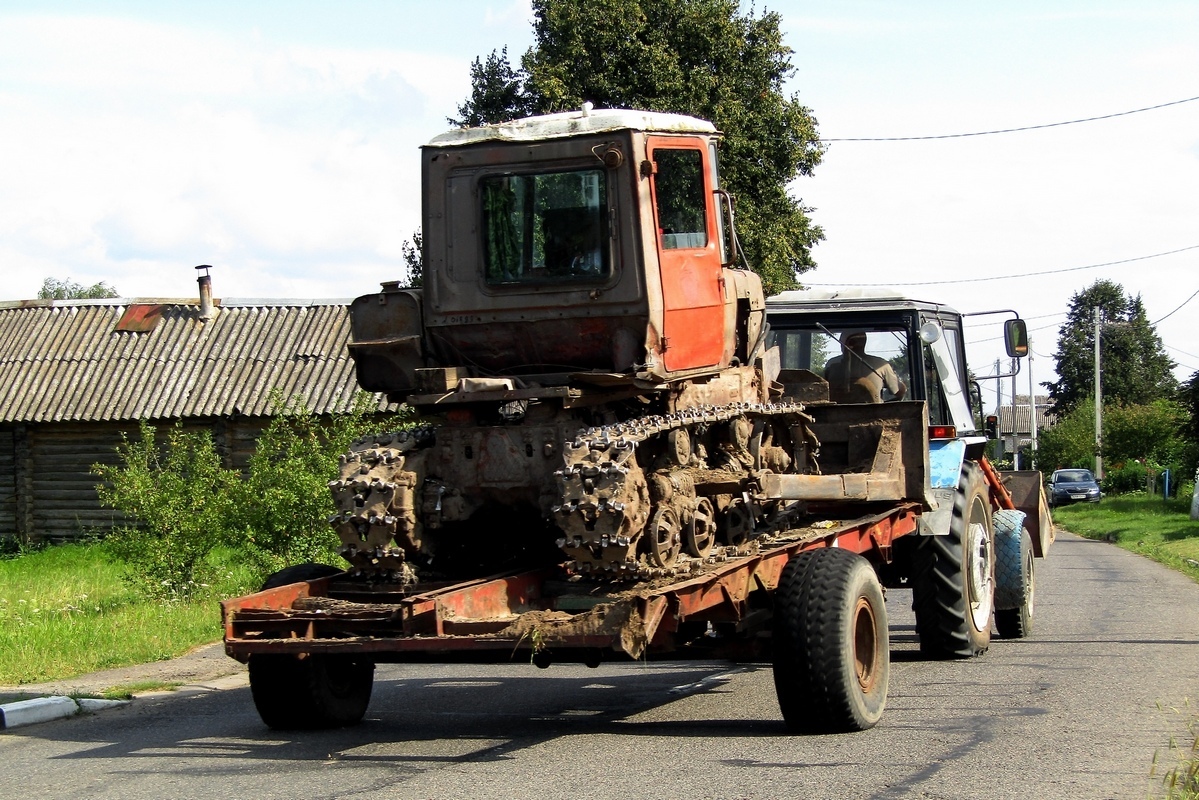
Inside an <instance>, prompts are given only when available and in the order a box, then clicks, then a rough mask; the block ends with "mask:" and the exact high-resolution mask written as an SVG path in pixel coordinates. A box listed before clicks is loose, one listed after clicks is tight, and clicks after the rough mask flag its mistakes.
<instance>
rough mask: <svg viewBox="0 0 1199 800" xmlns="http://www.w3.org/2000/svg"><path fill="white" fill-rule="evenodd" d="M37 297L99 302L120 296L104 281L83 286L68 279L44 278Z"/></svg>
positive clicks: (40, 298)
mask: <svg viewBox="0 0 1199 800" xmlns="http://www.w3.org/2000/svg"><path fill="white" fill-rule="evenodd" d="M37 297H38V299H39V300H99V299H103V298H105V297H120V295H119V294H117V290H116V289H114V288H113V287H111V286H109V285H108V284H107V283H105V282H104V281H100V282H99V283H96V284H92V285H91V286H84V285H83V284H80V283H76V282H75V281H73V280H71V279H70V278H67V279H66V280H61V281H60V280H59V279H58V278H46V280H45V281H43V282H42V288H41V289H38V292H37Z"/></svg>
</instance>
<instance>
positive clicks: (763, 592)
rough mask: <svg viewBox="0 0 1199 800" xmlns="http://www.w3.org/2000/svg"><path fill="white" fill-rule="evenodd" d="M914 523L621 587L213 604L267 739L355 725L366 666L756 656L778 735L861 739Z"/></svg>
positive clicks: (515, 579)
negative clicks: (765, 668)
mask: <svg viewBox="0 0 1199 800" xmlns="http://www.w3.org/2000/svg"><path fill="white" fill-rule="evenodd" d="M918 517H919V505H918V504H915V503H901V504H895V505H892V506H890V507H887V508H886V509H885V510H881V511H880V510H878V509H877V508H876V509H874V510H872V511H871V512H870V513H866V514H864V515H863V516H859V517H857V518H854V519H852V520H844V519H842V520H837V519H821V518H819V517H815V518H812V517H809V518H808V519H807V523H808V524H806V525H805V526H803V527H796V528H791V529H787V530H784V531H780V532H777V533H775V534H772V535H769V536H767V537H764V538H762V539H759V540H757V541H758V543H759V544H758V547H757V548H756V552H753V553H750V554H746V555H733V556H729V557H727V558H723V557H721V556H717V558H716V559H715V560H709V561H707V562H704V563H703V564H702V566H700V567H699V568H698V569H695V570H692V571H691V572H690V573H688V574H686V575H676V576H663V577H659V578H654V579H650V580H646V581H642V582H639V583H633V584H628V583H616V582H608V583H603V582H586V581H582V580H578V579H574V580H572V579H571V576H569V575H568V573H567V572H566V571H565V570H564V569H563V567H561V566H555V567H549V568H544V569H536V570H529V571H522V572H516V573H511V574H504V575H496V576H491V577H487V578H482V579H478V580H471V581H465V582H461V583H452V584H442V585H439V584H416V585H414V586H410V587H406V588H404V589H402V590H400V589H399V588H398V587H395V588H392V589H382V588H378V587H376V588H371V587H370V585H369V584H365V583H363V582H361V581H356V580H354V579H352V578H351V577H350V576H349V574H348V573H341V572H339V573H337V574H332V575H326V576H324V577H320V578H316V579H313V580H304V581H299V582H291V583H287V584H286V585H281V586H274V587H272V588H268V589H266V590H264V591H261V592H258V593H255V594H252V595H248V596H245V597H240V598H236V599H232V600H226V601H225V602H223V603H222V604H221V611H222V618H223V622H224V628H225V651H226V652H227V653H228V654H229V655H230V656H231V657H233V658H235V659H237V660H238V661H242V662H245V663H248V665H249V668H250V681H251V690H252V692H253V694H254V701H255V705H256V706H257V708H258V710H259V713H260V715H261V716H262V717H263V720H264V721H266V722H267V724H268V725H270V726H272V727H276V728H306V727H313V728H318V727H332V726H338V725H348V724H354V723H355V722H357V721H358V720H359V719H361V717H362V715H363V713H365V710H366V706H367V704H368V703H369V700H370V692H371V685H372V682H373V671H374V667H375V664H377V663H403V662H426V663H428V662H474V663H480V662H482V663H501V662H513V661H528V662H531V663H533V664H535V665H537V666H539V667H543V668H544V667H548V666H549V665H550V664H551V663H552V662H555V661H558V662H574V663H583V664H586V665H588V666H598V665H599V663H601V662H602V661H605V660H617V659H625V660H632V659H655V658H670V659H686V658H729V659H732V660H759V659H764V658H769V659H770V660H771V661H772V662H773V666H774V674H775V684H776V689H777V691H778V696H779V704H780V707H781V708H782V710H783V714H784V717H785V718H786V719H787V723H788V725H789V727H791V728H792V729H793V730H807V731H848V730H862V729H864V728H868V727H871V726H872V725H874V724H875V723H876V722H877V721H878V719H879V718H880V717H881V715H882V711H883V707H884V705H885V702H886V694H887V685H888V675H889V669H890V650H889V639H888V633H887V617H886V608H885V605H884V602H883V591H882V588H881V585H880V583H879V580H878V577H877V570H882V569H885V568H886V567H887V565H888V564H890V562H891V559H892V553H893V548H894V545H895V543H896V542H897V541H898V540H900V539H902V538H903V537H905V536H909V535H911V534H913V533H915V532H916V531H917V520H918ZM330 569H333V568H330ZM812 620H815V621H816V622H815V623H813V622H812Z"/></svg>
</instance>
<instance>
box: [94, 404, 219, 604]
mask: <svg viewBox="0 0 1199 800" xmlns="http://www.w3.org/2000/svg"><path fill="white" fill-rule="evenodd" d="M117 452H118V453H119V455H120V457H121V462H122V463H121V464H119V465H108V464H97V465H95V466H93V467H92V471H93V472H95V473H96V474H97V475H98V476H99V477H100V478H101V479H102V480H103V481H104V482H103V483H101V484H99V485H98V486H97V487H96V492H97V493H98V495H99V497H100V502H102V503H103V504H104V505H107V506H109V507H111V508H116V509H119V510H121V511H122V512H124V513H125V514H126V515H127V517H128V518H129V524H126V525H123V526H121V527H119V528H117V529H116V530H114V531H113V532H112V534H110V535H109V537H108V538H107V539H106V540H105V544H106V545H107V546H108V549H109V551H110V552H112V553H113V555H115V556H116V557H117V558H118V559H119V560H121V561H123V562H124V563H125V564H127V565H128V567H129V569H130V573H129V577H130V582H131V583H132V584H133V585H134V586H136V587H138V588H139V589H141V590H142V591H143V592H144V593H145V594H147V595H149V596H151V597H158V598H163V599H179V598H184V597H187V596H189V595H191V594H193V593H195V592H196V590H197V589H198V588H199V587H200V586H201V584H202V583H203V582H204V581H205V580H206V579H207V578H208V577H209V576H208V570H207V567H208V562H207V558H208V554H209V553H211V552H212V550H213V548H214V547H216V546H217V545H218V544H220V543H221V542H222V540H223V538H224V534H225V531H226V529H227V528H226V521H227V520H228V518H229V510H230V504H229V497H230V495H231V493H232V491H233V490H234V488H235V487H236V485H237V474H236V473H235V472H233V471H232V470H228V469H225V468H224V467H222V466H221V459H220V456H219V455H218V453H217V451H216V447H215V445H214V444H213V441H212V435H211V433H210V432H209V431H207V430H199V431H196V430H185V429H184V428H183V425H182V423H178V424H176V425H174V426H173V427H171V428H170V429H168V430H167V432H166V437H165V442H164V443H163V445H162V447H160V446H159V443H158V441H157V437H156V432H155V429H154V426H153V425H151V424H150V423H148V422H146V421H144V420H143V421H142V422H141V424H140V426H139V429H138V436H137V437H136V438H130V437H122V441H121V444H120V445H119V446H118V448H117Z"/></svg>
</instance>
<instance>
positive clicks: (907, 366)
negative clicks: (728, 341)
mask: <svg viewBox="0 0 1199 800" xmlns="http://www.w3.org/2000/svg"><path fill="white" fill-rule="evenodd" d="M781 325H782V324H781V323H780V324H779V326H778V327H775V328H773V329H772V330H773V343H774V344H776V345H778V348H779V357H780V360H781V367H782V369H784V370H808V371H809V372H813V373H815V374H816V375H819V376H820V377H822V378H824V379H825V380H826V381H828V384H829V399H830V400H832V401H833V402H841V403H852V402H874V403H878V402H883V401H886V400H895V399H899V398H900V397H903V396H904V395H906V393H907V387H909V386H911V385H912V380H911V360H910V358H909V355H908V335H907V331H906V329H903V328H869V329H867V328H833V327H831V326H829V327H828V328H827V330H824V329H819V328H817V329H811V328H784V327H782V326H781ZM900 387H902V389H901V388H900ZM907 399H912V398H911V397H908V398H907Z"/></svg>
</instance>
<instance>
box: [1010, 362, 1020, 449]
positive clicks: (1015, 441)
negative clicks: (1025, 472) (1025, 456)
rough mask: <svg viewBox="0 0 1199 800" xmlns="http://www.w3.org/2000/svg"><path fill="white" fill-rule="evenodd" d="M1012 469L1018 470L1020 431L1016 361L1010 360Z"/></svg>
mask: <svg viewBox="0 0 1199 800" xmlns="http://www.w3.org/2000/svg"><path fill="white" fill-rule="evenodd" d="M1011 373H1012V469H1020V431H1018V430H1016V359H1014V358H1013V359H1012V369H1011Z"/></svg>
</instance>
